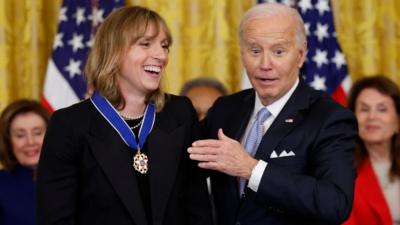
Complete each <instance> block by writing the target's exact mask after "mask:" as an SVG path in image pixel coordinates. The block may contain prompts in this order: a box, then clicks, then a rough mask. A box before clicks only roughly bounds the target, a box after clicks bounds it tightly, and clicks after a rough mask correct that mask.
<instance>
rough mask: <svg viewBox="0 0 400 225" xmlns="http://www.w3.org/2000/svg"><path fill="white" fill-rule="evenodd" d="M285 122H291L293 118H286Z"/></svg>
mask: <svg viewBox="0 0 400 225" xmlns="http://www.w3.org/2000/svg"><path fill="white" fill-rule="evenodd" d="M285 123H293V119H292V118H289V119H286V120H285Z"/></svg>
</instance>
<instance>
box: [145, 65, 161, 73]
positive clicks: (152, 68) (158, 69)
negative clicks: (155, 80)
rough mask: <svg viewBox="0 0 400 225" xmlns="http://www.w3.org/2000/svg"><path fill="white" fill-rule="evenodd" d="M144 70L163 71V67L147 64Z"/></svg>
mask: <svg viewBox="0 0 400 225" xmlns="http://www.w3.org/2000/svg"><path fill="white" fill-rule="evenodd" d="M144 70H145V71H148V72H155V73H159V72H160V71H161V67H158V66H145V67H144Z"/></svg>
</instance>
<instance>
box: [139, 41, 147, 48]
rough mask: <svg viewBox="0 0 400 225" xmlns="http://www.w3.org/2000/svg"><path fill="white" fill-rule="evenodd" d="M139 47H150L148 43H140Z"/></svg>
mask: <svg viewBox="0 0 400 225" xmlns="http://www.w3.org/2000/svg"><path fill="white" fill-rule="evenodd" d="M139 45H140V46H144V47H149V46H150V42H141V43H139Z"/></svg>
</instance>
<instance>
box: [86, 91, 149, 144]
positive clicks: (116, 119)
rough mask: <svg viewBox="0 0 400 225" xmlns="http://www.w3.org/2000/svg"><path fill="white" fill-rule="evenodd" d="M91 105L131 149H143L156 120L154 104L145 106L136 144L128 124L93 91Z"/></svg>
mask: <svg viewBox="0 0 400 225" xmlns="http://www.w3.org/2000/svg"><path fill="white" fill-rule="evenodd" d="M90 100H91V101H92V103H93V105H94V106H95V107H96V109H97V110H98V111H99V112H100V114H101V115H102V116H103V117H104V118H105V119H106V120H107V122H108V123H109V124H110V125H111V126H112V127H113V128H114V129H115V131H117V132H118V134H119V136H120V137H121V138H122V140H123V141H124V142H125V144H127V145H128V146H129V147H131V148H132V150H133V149H136V150H137V149H138V147H139V148H140V149H143V145H144V143H145V142H146V139H147V137H148V136H149V134H150V132H151V130H152V129H153V125H154V121H155V118H156V112H155V109H154V104H152V103H149V104H147V107H146V111H145V113H144V118H143V123H142V125H141V126H140V130H139V143H137V142H136V136H135V133H133V131H132V130H131V129H130V128H129V126H128V124H127V123H126V122H125V120H124V119H122V117H121V116H120V115H119V113H118V112H117V110H116V109H115V108H114V107H113V106H112V105H111V103H110V102H109V101H108V100H107V99H106V98H104V97H103V96H102V95H101V94H100V93H99V92H98V91H95V92H94V93H93V95H92V97H91V98H90Z"/></svg>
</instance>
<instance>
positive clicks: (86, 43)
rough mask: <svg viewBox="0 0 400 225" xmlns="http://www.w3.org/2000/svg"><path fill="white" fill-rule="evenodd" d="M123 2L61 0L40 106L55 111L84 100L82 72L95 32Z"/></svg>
mask: <svg viewBox="0 0 400 225" xmlns="http://www.w3.org/2000/svg"><path fill="white" fill-rule="evenodd" d="M122 5H123V0H64V2H63V4H62V7H61V9H60V13H59V18H58V20H59V24H58V32H57V34H56V36H55V38H54V42H53V53H52V57H51V58H50V59H49V62H48V65H47V72H46V78H45V84H44V93H43V98H42V104H43V105H44V106H46V107H47V108H48V109H49V110H50V111H54V110H57V109H60V108H63V107H66V106H69V105H71V104H74V103H76V102H78V101H80V100H81V99H83V98H85V93H86V82H85V79H84V76H83V68H84V65H85V61H86V57H87V55H88V53H89V49H90V47H91V46H92V41H93V36H94V33H95V31H96V28H97V27H98V26H99V25H100V23H101V22H103V20H104V18H105V17H106V16H107V15H108V14H109V13H110V12H111V11H112V10H113V9H114V8H116V7H119V6H122Z"/></svg>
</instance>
